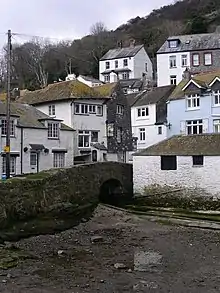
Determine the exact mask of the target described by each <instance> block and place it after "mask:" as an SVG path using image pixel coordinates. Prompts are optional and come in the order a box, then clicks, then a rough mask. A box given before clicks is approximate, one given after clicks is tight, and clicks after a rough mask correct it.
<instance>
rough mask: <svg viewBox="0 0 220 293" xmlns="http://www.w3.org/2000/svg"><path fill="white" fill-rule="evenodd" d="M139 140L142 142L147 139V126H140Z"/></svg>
mask: <svg viewBox="0 0 220 293" xmlns="http://www.w3.org/2000/svg"><path fill="white" fill-rule="evenodd" d="M139 140H140V142H143V141H146V128H143V127H142V128H139Z"/></svg>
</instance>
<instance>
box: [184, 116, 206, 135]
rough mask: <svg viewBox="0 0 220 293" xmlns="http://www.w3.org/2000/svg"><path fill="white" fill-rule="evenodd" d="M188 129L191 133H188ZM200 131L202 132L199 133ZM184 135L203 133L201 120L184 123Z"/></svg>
mask: <svg viewBox="0 0 220 293" xmlns="http://www.w3.org/2000/svg"><path fill="white" fill-rule="evenodd" d="M189 129H191V131H189ZM195 130H196V131H195ZM200 130H202V131H200ZM186 133H187V134H188V135H193V134H202V133H203V121H202V119H198V120H188V121H186Z"/></svg>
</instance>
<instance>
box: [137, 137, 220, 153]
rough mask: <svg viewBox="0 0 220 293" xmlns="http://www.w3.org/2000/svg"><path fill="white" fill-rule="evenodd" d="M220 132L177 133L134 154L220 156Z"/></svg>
mask: <svg viewBox="0 0 220 293" xmlns="http://www.w3.org/2000/svg"><path fill="white" fill-rule="evenodd" d="M219 145H220V134H219V133H212V134H198V135H185V136H184V135H175V136H173V137H171V138H169V139H165V140H163V141H161V142H159V143H157V144H155V145H152V146H150V147H148V148H146V149H145V150H142V151H140V152H137V153H135V154H134V156H161V155H177V156H197V155H204V156H220V148H219Z"/></svg>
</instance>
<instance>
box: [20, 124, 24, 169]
mask: <svg viewBox="0 0 220 293" xmlns="http://www.w3.org/2000/svg"><path fill="white" fill-rule="evenodd" d="M23 147H24V129H23V127H21V150H20V153H21V161H20V162H21V174H23Z"/></svg>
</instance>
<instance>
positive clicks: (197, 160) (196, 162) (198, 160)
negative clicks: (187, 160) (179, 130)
mask: <svg viewBox="0 0 220 293" xmlns="http://www.w3.org/2000/svg"><path fill="white" fill-rule="evenodd" d="M192 159H193V166H203V161H204V157H203V156H192Z"/></svg>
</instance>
